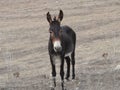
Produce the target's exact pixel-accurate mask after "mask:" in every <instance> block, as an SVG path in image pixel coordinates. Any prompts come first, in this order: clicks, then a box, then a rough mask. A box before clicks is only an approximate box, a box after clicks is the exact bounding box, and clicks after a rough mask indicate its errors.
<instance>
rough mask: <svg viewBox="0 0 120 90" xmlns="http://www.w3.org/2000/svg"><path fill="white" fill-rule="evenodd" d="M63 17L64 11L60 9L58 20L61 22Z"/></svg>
mask: <svg viewBox="0 0 120 90" xmlns="http://www.w3.org/2000/svg"><path fill="white" fill-rule="evenodd" d="M62 19H63V11H62V10H60V12H59V15H58V21H59V22H61V21H62Z"/></svg>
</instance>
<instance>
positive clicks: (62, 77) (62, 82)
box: [60, 57, 65, 90]
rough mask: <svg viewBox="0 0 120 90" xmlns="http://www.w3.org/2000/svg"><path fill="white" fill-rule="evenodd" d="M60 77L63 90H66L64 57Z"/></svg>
mask: <svg viewBox="0 0 120 90" xmlns="http://www.w3.org/2000/svg"><path fill="white" fill-rule="evenodd" d="M60 76H61V86H62V90H65V87H64V57H61V65H60Z"/></svg>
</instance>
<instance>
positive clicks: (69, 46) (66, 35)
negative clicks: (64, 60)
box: [61, 26, 76, 57]
mask: <svg viewBox="0 0 120 90" xmlns="http://www.w3.org/2000/svg"><path fill="white" fill-rule="evenodd" d="M61 29H62V35H63V36H62V37H63V38H62V39H63V44H64V45H63V49H65V57H66V56H70V55H71V54H72V52H73V51H74V50H75V45H76V34H75V32H74V31H73V30H72V28H70V27H69V26H61Z"/></svg>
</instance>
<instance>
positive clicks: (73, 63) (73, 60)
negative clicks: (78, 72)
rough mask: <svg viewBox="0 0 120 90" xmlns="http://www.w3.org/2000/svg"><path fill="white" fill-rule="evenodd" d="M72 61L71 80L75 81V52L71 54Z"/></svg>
mask: <svg viewBox="0 0 120 90" xmlns="http://www.w3.org/2000/svg"><path fill="white" fill-rule="evenodd" d="M71 59H72V60H71V61H72V79H75V51H73V52H72V54H71Z"/></svg>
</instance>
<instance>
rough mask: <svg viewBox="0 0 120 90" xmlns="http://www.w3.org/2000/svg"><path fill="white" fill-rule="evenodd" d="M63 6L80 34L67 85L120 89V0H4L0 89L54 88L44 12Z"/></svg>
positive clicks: (76, 89) (75, 89) (70, 88)
mask: <svg viewBox="0 0 120 90" xmlns="http://www.w3.org/2000/svg"><path fill="white" fill-rule="evenodd" d="M60 9H62V10H63V12H64V18H63V21H62V25H69V26H70V27H71V28H73V29H74V31H75V32H76V34H77V46H76V80H74V81H72V80H70V81H68V82H65V83H66V88H67V90H120V0H0V90H50V80H51V77H50V73H51V66H50V62H49V56H48V50H47V45H48V38H49V33H48V28H49V24H48V22H47V20H46V13H47V12H48V11H50V13H51V14H52V15H53V16H54V15H57V14H58V12H59V10H60ZM65 67H66V65H65ZM65 71H66V69H65ZM55 90H61V87H60V76H59V65H57V87H56V89H55Z"/></svg>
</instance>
